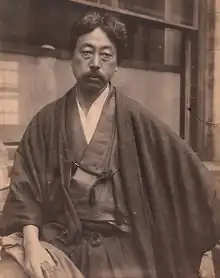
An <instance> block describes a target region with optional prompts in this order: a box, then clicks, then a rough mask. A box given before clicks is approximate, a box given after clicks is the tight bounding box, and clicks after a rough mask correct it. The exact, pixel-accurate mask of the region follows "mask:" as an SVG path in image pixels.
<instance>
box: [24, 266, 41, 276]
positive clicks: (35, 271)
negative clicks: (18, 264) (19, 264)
mask: <svg viewBox="0 0 220 278" xmlns="http://www.w3.org/2000/svg"><path fill="white" fill-rule="evenodd" d="M24 271H25V273H26V274H27V275H28V276H30V278H44V275H43V272H42V269H41V267H36V266H28V267H26V268H25V270H24Z"/></svg>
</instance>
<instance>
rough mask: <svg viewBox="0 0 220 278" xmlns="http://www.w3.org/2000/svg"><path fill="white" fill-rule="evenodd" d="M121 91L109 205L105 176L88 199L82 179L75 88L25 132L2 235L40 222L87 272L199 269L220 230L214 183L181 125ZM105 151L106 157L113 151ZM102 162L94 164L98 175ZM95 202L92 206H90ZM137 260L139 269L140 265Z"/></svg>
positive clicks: (152, 273) (160, 273)
mask: <svg viewBox="0 0 220 278" xmlns="http://www.w3.org/2000/svg"><path fill="white" fill-rule="evenodd" d="M112 90H113V92H112V94H113V95H114V94H115V97H116V107H115V113H114V114H112V115H111V113H110V114H109V115H110V117H113V116H114V115H115V119H116V125H115V126H114V122H115V121H114V120H111V121H109V127H111V128H109V129H108V130H109V136H106V137H105V138H111V140H109V139H104V141H103V142H104V145H105V146H109V144H110V145H111V147H112V150H111V152H110V153H109V154H110V156H109V157H110V159H109V163H108V164H106V165H108V167H107V166H106V167H107V168H105V169H104V168H103V169H101V167H103V165H104V164H105V163H103V164H102V165H99V167H98V168H97V169H101V173H96V174H97V176H100V177H101V176H103V175H102V174H103V173H105V174H106V177H108V178H109V177H110V179H108V180H105V179H104V180H103V181H102V182H101V183H100V184H99V186H100V185H103V186H104V184H105V183H108V182H110V184H111V186H110V187H108V188H111V190H110V191H109V192H108V193H106V194H107V196H108V198H107V199H106V203H105V202H104V204H105V205H104V206H99V209H98V211H97V210H96V209H94V208H95V207H94V206H96V205H97V204H100V199H99V197H98V196H99V194H97V192H98V185H97V188H96V190H94V188H89V190H87V198H86V200H85V198H84V197H85V196H86V194H85V193H86V192H85V187H83V186H82V184H81V183H80V182H79V181H78V180H77V179H76V178H75V179H74V177H76V176H75V173H76V171H77V169H79V170H80V167H82V164H83V163H82V161H83V159H85V157H83V159H79V157H80V158H81V155H82V150H84V149H85V147H83V144H84V143H83V139H82V140H81V139H80V140H78V138H77V136H76V133H75V132H74V130H76V129H77V130H79V128H78V127H77V123H79V121H76V120H75V117H77V114H76V111H75V110H76V109H75V108H74V107H76V106H74V102H72V101H71V98H72V97H73V94H74V93H73V91H72V90H71V91H70V92H68V93H67V94H66V95H65V96H64V97H63V98H61V99H59V100H58V101H56V102H54V103H52V104H50V105H48V106H46V107H45V108H44V109H43V110H41V111H40V112H39V113H38V114H37V115H36V117H35V118H34V119H33V120H32V122H31V123H30V125H29V127H28V128H27V130H26V132H25V134H24V137H23V139H22V140H21V143H20V145H19V148H18V151H17V153H16V159H15V163H14V167H13V172H12V181H11V189H10V192H9V195H8V198H7V201H6V204H5V207H4V210H3V216H2V219H1V234H2V235H8V234H10V233H13V232H18V231H22V228H23V227H24V226H25V225H36V226H38V227H39V228H40V232H41V239H42V240H45V241H48V242H50V243H53V244H54V245H55V246H56V247H58V248H60V249H61V250H62V251H64V252H65V253H66V254H67V255H68V256H69V257H70V258H71V259H72V260H73V262H74V263H75V264H76V265H77V266H78V267H79V269H80V270H81V271H82V272H83V273H84V275H85V277H90V278H93V277H96V278H97V277H126V278H127V277H134V278H136V277H147V278H148V277H149V278H154V277H155V278H156V277H157V278H191V277H197V273H198V270H199V266H200V260H201V257H202V255H203V253H204V252H206V251H207V250H210V249H211V248H212V247H213V246H214V245H215V244H216V243H217V241H218V238H219V212H220V207H219V197H218V196H217V192H216V190H215V186H214V182H213V180H212V178H211V177H210V176H209V174H208V172H207V170H206V168H205V167H204V165H203V164H202V163H201V162H200V160H199V159H198V158H197V156H196V155H195V154H194V153H193V152H192V151H191V150H190V149H189V148H188V146H187V145H186V144H185V143H184V142H183V141H182V140H181V139H180V138H179V137H178V136H177V135H176V134H174V133H173V132H171V131H170V130H169V128H168V127H166V126H165V125H164V124H163V123H161V122H160V121H158V120H157V119H156V118H155V117H154V116H152V115H151V114H150V113H149V112H148V111H146V109H144V108H143V107H142V106H141V105H140V104H138V103H136V102H135V101H133V100H131V99H129V98H128V97H126V96H124V95H122V94H120V93H118V92H115V91H114V89H112ZM71 103H73V105H71ZM74 111H75V112H74ZM73 115H75V117H74V116H73ZM112 119H113V118H112ZM100 124H101V119H100ZM100 128H101V127H100ZM100 130H101V129H100ZM110 130H111V133H110ZM114 130H115V132H113V131H114ZM112 134H115V136H114V137H113V136H112V137H111V135H112ZM94 137H95V136H94ZM79 138H83V137H80V135H79ZM93 139H94V138H93ZM77 142H78V143H77ZM79 142H80V144H79ZM94 142H95V141H94ZM91 144H93V143H92V142H91ZM94 146H95V144H94ZM98 149H99V148H98ZM107 149H108V148H104V149H103V150H107ZM96 150H97V147H96ZM100 150H101V148H100ZM100 153H103V159H105V161H106V157H108V155H107V154H106V155H104V153H105V152H102V151H100ZM90 157H91V156H90ZM92 161H93V162H94V161H95V159H93V160H92ZM97 161H99V159H98V160H97ZM78 162H80V163H78ZM88 165H90V166H91V165H92V163H91V164H90V163H88V160H87V161H86V163H85V167H82V168H86V167H87V166H88ZM93 166H94V165H93ZM114 169H115V170H117V171H114ZM84 170H85V169H84ZM93 170H94V169H92V171H91V168H89V169H87V168H86V171H87V172H88V173H89V174H93ZM109 173H110V174H109ZM114 185H116V186H114ZM82 190H83V191H82ZM106 192H107V191H106ZM108 194H110V195H108ZM111 197H112V198H111ZM74 200H78V201H77V202H74ZM83 200H84V201H83ZM109 200H113V201H112V202H110V201H109ZM86 202H87V205H88V204H90V205H91V206H92V207H93V209H91V211H88V209H86V210H85V204H86ZM96 202H97V203H96ZM92 211H93V212H95V211H96V213H93V212H92ZM100 211H101V212H102V213H101V218H100V219H98V218H97V212H98V214H99V213H100ZM94 215H95V218H93V217H94ZM106 217H107V218H106ZM111 217H112V219H111ZM92 218H93V219H92ZM89 220H93V221H89ZM97 220H98V221H99V222H97ZM103 220H107V221H105V222H102V223H100V221H103ZM93 222H95V223H93ZM97 223H98V225H97ZM88 231H89V232H88ZM97 246H98V248H97ZM99 258H100V260H99ZM97 260H99V261H97ZM102 266H103V269H102ZM123 266H124V268H126V269H127V272H129V273H130V274H129V275H130V276H128V273H127V274H125V273H126V269H123ZM129 266H132V267H133V268H134V269H135V271H134V272H133V273H132V274H131V271H132V270H131V268H132V267H130V268H129ZM139 270H141V271H139ZM126 275H127V276H126Z"/></svg>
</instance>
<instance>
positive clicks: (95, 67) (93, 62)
mask: <svg viewBox="0 0 220 278" xmlns="http://www.w3.org/2000/svg"><path fill="white" fill-rule="evenodd" d="M90 68H91V69H93V70H99V69H100V59H99V55H98V54H94V55H93V57H92V60H91V63H90Z"/></svg>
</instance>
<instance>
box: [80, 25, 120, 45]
mask: <svg viewBox="0 0 220 278" xmlns="http://www.w3.org/2000/svg"><path fill="white" fill-rule="evenodd" d="M83 45H91V46H93V47H98V48H101V47H111V48H115V45H114V43H113V42H112V41H111V40H110V39H109V37H108V36H107V34H106V33H105V32H104V31H103V30H102V29H101V28H96V29H94V30H93V31H92V32H90V33H87V34H84V35H82V36H80V37H79V39H78V41H77V44H76V47H82V46H83Z"/></svg>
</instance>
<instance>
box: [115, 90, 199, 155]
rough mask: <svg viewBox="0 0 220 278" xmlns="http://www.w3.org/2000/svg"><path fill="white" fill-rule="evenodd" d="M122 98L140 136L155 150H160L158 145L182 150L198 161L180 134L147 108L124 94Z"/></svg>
mask: <svg viewBox="0 0 220 278" xmlns="http://www.w3.org/2000/svg"><path fill="white" fill-rule="evenodd" d="M120 98H121V102H123V103H124V107H126V110H128V112H129V113H130V115H131V118H132V122H133V123H134V124H135V126H136V131H138V132H139V136H143V137H145V138H146V140H147V141H148V142H149V141H151V143H152V145H155V148H158V146H157V144H160V145H161V146H164V147H167V148H173V149H178V150H179V151H181V150H182V152H185V153H188V154H189V155H190V156H192V157H194V159H196V157H197V154H196V153H195V152H194V151H193V150H192V149H191V147H190V146H189V144H188V143H187V142H186V140H184V139H183V138H181V137H180V136H179V134H177V133H176V132H174V131H173V130H172V129H171V128H170V127H169V126H168V125H167V124H166V123H164V122H163V121H162V120H160V119H159V118H158V117H157V116H156V115H154V114H153V113H152V112H150V111H149V110H148V109H147V108H146V107H145V106H143V105H142V104H141V103H140V102H138V101H136V100H134V99H132V98H131V97H128V96H126V95H124V94H121V96H120Z"/></svg>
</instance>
